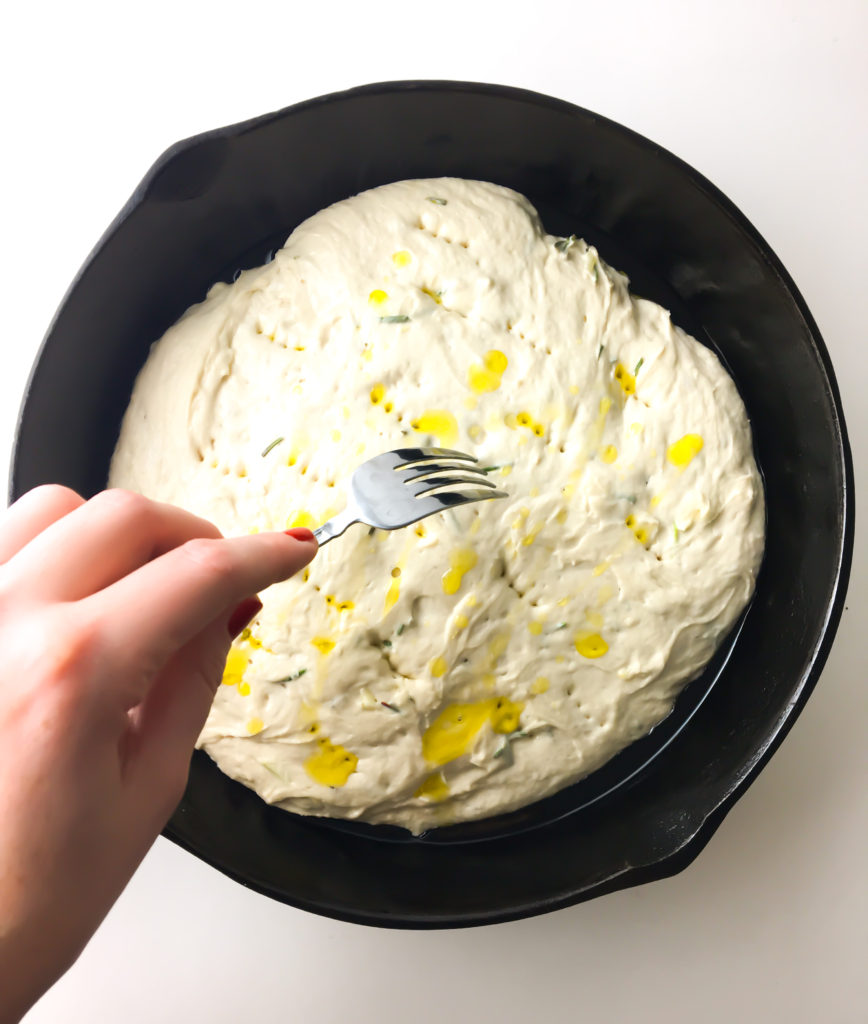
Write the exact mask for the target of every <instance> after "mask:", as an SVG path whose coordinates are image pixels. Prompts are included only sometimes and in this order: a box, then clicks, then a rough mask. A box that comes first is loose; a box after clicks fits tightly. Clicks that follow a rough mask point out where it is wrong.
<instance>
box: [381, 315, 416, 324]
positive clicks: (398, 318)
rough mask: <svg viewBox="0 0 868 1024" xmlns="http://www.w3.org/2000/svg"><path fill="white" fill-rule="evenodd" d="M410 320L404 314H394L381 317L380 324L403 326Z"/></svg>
mask: <svg viewBox="0 0 868 1024" xmlns="http://www.w3.org/2000/svg"><path fill="white" fill-rule="evenodd" d="M409 319H410V317H408V316H406V315H405V314H404V313H396V314H395V315H394V316H381V317H380V323H381V324H405V323H407V321H408V320H409Z"/></svg>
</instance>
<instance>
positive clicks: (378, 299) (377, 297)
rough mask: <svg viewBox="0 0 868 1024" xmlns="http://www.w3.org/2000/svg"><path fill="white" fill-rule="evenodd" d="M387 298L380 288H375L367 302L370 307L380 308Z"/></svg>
mask: <svg viewBox="0 0 868 1024" xmlns="http://www.w3.org/2000/svg"><path fill="white" fill-rule="evenodd" d="M388 298H389V296H388V295H387V294H386V293H385V292H384V291H383V289H382V288H375V289H374V290H373V291H372V292H371V294H370V295H369V296H368V302H370V304H371V305H372V306H382V305H383V303H384V302H385V301H386V300H387V299H388Z"/></svg>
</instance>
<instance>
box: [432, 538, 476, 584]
mask: <svg viewBox="0 0 868 1024" xmlns="http://www.w3.org/2000/svg"><path fill="white" fill-rule="evenodd" d="M478 557H479V556H478V555H477V554H476V552H475V551H474V550H473V548H458V549H456V550H455V551H453V552H452V554H451V555H450V556H449V568H448V569H447V570H446V572H444V573H443V578H442V580H441V583H442V585H443V593H444V594H457V593H458V591H459V590H460V589H461V581H462V580H463V579H464V574H465V573H467V572H470V570H471V569H472V568H473V567H474V565H476V563H477V561H478Z"/></svg>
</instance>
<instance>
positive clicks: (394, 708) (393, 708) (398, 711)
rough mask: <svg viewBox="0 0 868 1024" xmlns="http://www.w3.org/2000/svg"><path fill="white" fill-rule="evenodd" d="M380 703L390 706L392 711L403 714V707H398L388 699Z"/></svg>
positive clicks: (385, 706) (386, 706)
mask: <svg viewBox="0 0 868 1024" xmlns="http://www.w3.org/2000/svg"><path fill="white" fill-rule="evenodd" d="M380 703H381V704H382V705H383V707H384V708H388V709H389V710H390V711H394V712H395V713H396V714H398V715H400V714H401V709H400V708H399V707H396V706H395V705H394V704H390V703H389V702H388V701H387V700H381V701H380Z"/></svg>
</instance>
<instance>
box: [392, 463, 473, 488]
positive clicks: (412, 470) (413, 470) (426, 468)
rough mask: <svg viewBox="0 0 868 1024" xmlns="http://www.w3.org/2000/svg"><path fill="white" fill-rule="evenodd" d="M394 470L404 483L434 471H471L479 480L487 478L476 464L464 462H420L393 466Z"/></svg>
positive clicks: (429, 474)
mask: <svg viewBox="0 0 868 1024" xmlns="http://www.w3.org/2000/svg"><path fill="white" fill-rule="evenodd" d="M395 472H396V473H398V474H400V477H401V479H402V480H403V481H404V483H408V482H409V481H410V480H416V479H418V478H419V477H420V476H431V475H432V474H434V473H456V472H458V473H473V474H475V475H476V476H477V477H478V478H479V479H481V480H487V479H488V477H487V476H486V475H485V473H483V472H482V470H481V469H478V468H477V467H476V466H469V465H468V464H467V463H466V462H458V463H455V462H452V463H449V462H435V461H433V460H432V461H430V462H422V463H418V464H416V465H411V466H407V467H405V466H395Z"/></svg>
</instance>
